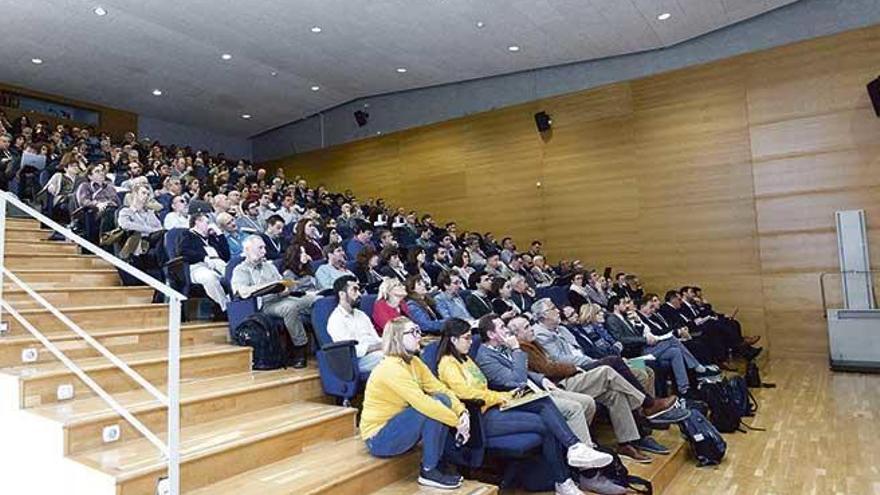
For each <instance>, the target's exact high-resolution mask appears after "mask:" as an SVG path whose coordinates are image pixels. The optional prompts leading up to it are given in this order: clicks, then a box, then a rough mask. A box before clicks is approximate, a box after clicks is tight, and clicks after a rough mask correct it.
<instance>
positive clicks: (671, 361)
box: [645, 339, 700, 394]
mask: <svg viewBox="0 0 880 495" xmlns="http://www.w3.org/2000/svg"><path fill="white" fill-rule="evenodd" d="M645 352H646V353H649V354H653V355H654V357H656V358H657V360H658V361H659V362H661V363H665V364H668V365H669V366H670V367H671V368H672V374H673V375H674V376H675V386H676V388H677V389H678V393H680V394H684V393H685V392H687V391H688V388H690V379H689V378H688V372H687V370H689V369H694V368H696V367H698V366H700V362H699V361H697V358H695V357H694V355H693V354H691V351H689V350H687V348H686V347H685V346H684V344H682V343H681V342H679V341H678V340H676V339H668V340H664V341H661V342H659V343H657V344H656V345H652V346H650V347H646V348H645Z"/></svg>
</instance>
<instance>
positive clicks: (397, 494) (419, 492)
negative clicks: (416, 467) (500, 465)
mask: <svg viewBox="0 0 880 495" xmlns="http://www.w3.org/2000/svg"><path fill="white" fill-rule="evenodd" d="M496 493H498V487H497V486H495V485H490V484H488V483H483V482H480V481H477V480H464V482H463V483H462V484H461V488H459V489H457V490H439V489H437V488H428V487H424V486H421V485H419V475H418V473H415V474H413V475H411V476H409V477H407V478H406V479H402V480H400V481H398V482H396V483H392V484H390V485H388V486H386V487H383V488H380V489H379V490H376V491H374V492H372V495H441V494H442V495H494V494H496Z"/></svg>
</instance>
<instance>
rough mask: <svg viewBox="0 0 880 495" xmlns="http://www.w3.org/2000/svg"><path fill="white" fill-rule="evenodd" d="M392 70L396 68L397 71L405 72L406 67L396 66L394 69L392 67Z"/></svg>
mask: <svg viewBox="0 0 880 495" xmlns="http://www.w3.org/2000/svg"><path fill="white" fill-rule="evenodd" d="M394 70H396V71H397V72H399V73H401V74H403V73H404V72H406V67H398V68H396V69H394Z"/></svg>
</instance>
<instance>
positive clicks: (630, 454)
mask: <svg viewBox="0 0 880 495" xmlns="http://www.w3.org/2000/svg"><path fill="white" fill-rule="evenodd" d="M617 455H619V456H620V457H623V458H626V459H629V460H631V461H635V462H638V463H639V464H650V463H651V461H652V460H653V459H651V457H650V456H648V455H645V454H644V453H643V452H642V451H641V450H639V449H637V448H635V447H633V446H632V445H630V444H628V443H625V444H621V445H618V446H617Z"/></svg>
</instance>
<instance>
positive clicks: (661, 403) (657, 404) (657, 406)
mask: <svg viewBox="0 0 880 495" xmlns="http://www.w3.org/2000/svg"><path fill="white" fill-rule="evenodd" d="M677 401H678V398H677V397H675V396H672V397H664V398H662V399H654V403H653V404H651V407H643V408H642V414H644V415H645V417H646V418H648V419H652V418H654V417H656V416H659V415H661V414H663V413H665V412H666V411H668V410H670V409H672V408H673V407H675V403H676V402H677Z"/></svg>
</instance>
